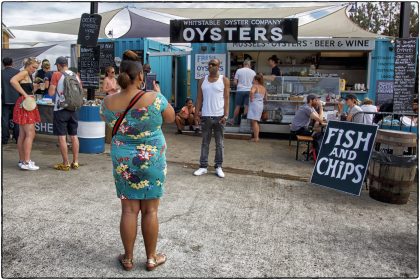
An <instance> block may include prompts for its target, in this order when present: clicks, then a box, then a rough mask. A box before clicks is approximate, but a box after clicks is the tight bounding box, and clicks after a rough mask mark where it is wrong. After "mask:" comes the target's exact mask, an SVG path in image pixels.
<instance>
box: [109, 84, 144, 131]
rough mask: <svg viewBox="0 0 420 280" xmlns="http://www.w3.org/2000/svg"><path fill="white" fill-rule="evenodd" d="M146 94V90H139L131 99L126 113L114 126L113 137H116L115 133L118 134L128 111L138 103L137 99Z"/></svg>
mask: <svg viewBox="0 0 420 280" xmlns="http://www.w3.org/2000/svg"><path fill="white" fill-rule="evenodd" d="M144 94H145V92H144V91H139V92H138V93H137V94H136V95H135V96H134V97H133V98H132V99H131V101H130V103H129V104H128V106H127V109H125V111H124V113H123V114H122V115H121V116H120V117H119V118H118V119H117V121H116V122H115V125H114V128H113V129H112V137H114V135H115V134H117V131H118V129H119V128H120V125H121V123H122V121H123V120H124V118H125V115H127V113H128V111H129V110H130V109H131V108H133V106H134V105H135V104H136V103H137V101H139V100H140V98H141V97H142V96H143V95H144Z"/></svg>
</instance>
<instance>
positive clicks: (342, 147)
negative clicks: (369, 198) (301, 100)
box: [311, 121, 378, 195]
mask: <svg viewBox="0 0 420 280" xmlns="http://www.w3.org/2000/svg"><path fill="white" fill-rule="evenodd" d="M377 130H378V127H377V126H376V125H365V124H359V123H351V122H337V121H330V122H328V127H327V131H326V132H325V135H324V138H323V140H322V145H321V150H320V151H319V155H318V158H317V160H316V164H315V168H314V171H313V173H312V178H311V183H314V184H317V185H321V186H325V187H329V188H333V189H336V190H339V191H342V192H346V193H350V194H353V195H360V191H361V189H362V184H363V180H364V178H365V175H366V170H367V166H368V163H369V159H370V155H371V152H372V147H373V143H374V141H375V137H376V132H377Z"/></svg>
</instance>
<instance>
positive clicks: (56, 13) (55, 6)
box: [2, 2, 346, 61]
mask: <svg viewBox="0 0 420 280" xmlns="http://www.w3.org/2000/svg"><path fill="white" fill-rule="evenodd" d="M325 3H326V2H289V3H284V2H283V3H262V2H259V3H229V4H227V3H214V2H213V3H205V2H195V3H167V2H165V3H158V2H154V3H153V2H147V3H122V2H118V3H115V2H100V3H99V5H98V7H99V8H98V9H99V12H104V11H109V10H113V9H117V8H121V7H127V6H128V7H130V8H137V9H132V10H133V11H135V12H137V13H139V14H141V15H144V16H146V17H148V16H150V14H148V13H147V12H146V11H144V10H143V11H141V10H138V9H147V8H198V7H200V8H253V7H259V8H262V7H299V6H319V5H324V4H325ZM327 3H329V4H331V5H336V6H337V5H339V4H342V3H346V2H327ZM320 8H322V9H321V10H320V11H318V12H315V13H311V14H308V13H305V14H304V16H303V17H301V18H300V23H302V22H308V21H311V20H313V19H316V18H318V17H321V16H325V15H327V14H329V13H330V12H333V11H335V10H336V8H335V9H325V8H323V7H320ZM88 12H89V2H3V3H2V21H3V23H4V24H6V25H7V26H20V25H31V24H39V23H48V22H54V21H60V20H67V19H73V18H79V17H80V15H81V14H82V13H88ZM154 18H155V19H158V20H161V21H168V20H169V19H170V18H167V17H160V18H159V17H157V18H156V15H154ZM129 26H130V24H129V18H128V12H127V10H126V9H125V10H123V11H122V12H120V13H119V14H117V16H116V17H115V18H114V19H113V20H112V21H111V22H110V24H109V25H108V26H107V28H106V29H105V30H106V32H107V31H108V30H109V29H112V30H113V32H114V36H115V37H118V36H121V35H123V34H124V33H125V32H126V31H127V30H128V28H129ZM12 32H13V34H14V35H15V36H16V39H14V40H11V42H12V44H11V47H12V48H16V47H28V45H20V44H17V43H18V42H46V43H41V44H38V45H37V46H42V45H50V44H51V43H50V42H54V41H65V40H72V41H73V42H71V41H68V42H63V43H60V45H58V46H56V47H53V48H51V49H50V50H49V51H47V52H45V53H44V54H42V55H41V56H40V57H39V58H40V59H43V58H47V59H49V60H51V61H53V60H55V58H56V57H57V56H60V55H64V56H65V55H70V44H71V43H74V42H75V41H76V39H77V36H73V35H64V34H55V33H45V32H32V31H21V30H15V29H12Z"/></svg>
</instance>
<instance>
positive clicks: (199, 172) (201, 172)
mask: <svg viewBox="0 0 420 280" xmlns="http://www.w3.org/2000/svg"><path fill="white" fill-rule="evenodd" d="M204 174H207V168H199V169H197V170H196V171H194V175H195V176H201V175H204Z"/></svg>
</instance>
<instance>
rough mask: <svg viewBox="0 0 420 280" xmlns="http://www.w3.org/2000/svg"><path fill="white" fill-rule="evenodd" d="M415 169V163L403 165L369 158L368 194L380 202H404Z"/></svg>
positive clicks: (405, 201)
mask: <svg viewBox="0 0 420 280" xmlns="http://www.w3.org/2000/svg"><path fill="white" fill-rule="evenodd" d="M416 169H417V165H416V163H412V164H407V165H405V164H401V163H398V162H383V161H381V160H379V159H377V158H371V160H370V164H369V169H368V172H369V173H368V174H369V175H368V186H369V196H370V197H372V198H373V199H376V200H379V201H382V202H387V203H392V204H406V203H407V202H408V198H409V196H410V187H411V185H412V184H413V182H414V178H415V176H416Z"/></svg>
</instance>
